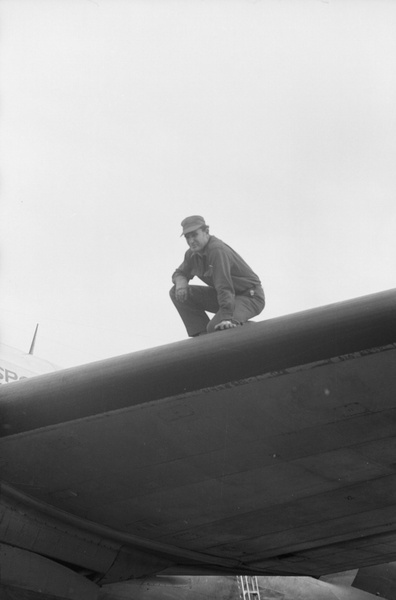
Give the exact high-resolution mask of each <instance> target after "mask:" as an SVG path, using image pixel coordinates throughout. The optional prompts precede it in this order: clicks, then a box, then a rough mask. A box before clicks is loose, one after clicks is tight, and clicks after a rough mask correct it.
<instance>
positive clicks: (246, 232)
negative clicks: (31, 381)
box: [0, 0, 396, 366]
mask: <svg viewBox="0 0 396 600" xmlns="http://www.w3.org/2000/svg"><path fill="white" fill-rule="evenodd" d="M0 19H1V29H0V34H1V41H0V73H1V75H0V95H1V99H0V104H1V112H0V152H1V156H0V158H1V212H0V233H1V271H0V286H1V287H0V294H1V298H0V309H1V321H0V327H1V341H2V342H3V343H6V344H8V345H11V346H15V347H19V348H21V349H25V348H26V351H27V350H28V348H29V345H30V340H31V336H32V334H33V331H34V327H35V324H36V323H37V322H39V323H40V330H39V337H38V340H37V344H36V354H37V355H39V356H41V357H43V358H46V359H48V360H51V361H53V362H55V363H58V364H60V365H62V366H72V365H75V364H79V363H84V362H90V361H93V360H97V359H100V358H104V357H108V356H114V355H118V354H123V353H126V352H132V351H135V350H139V349H142V348H147V347H151V346H156V345H159V344H164V343H168V342H173V341H176V340H180V339H183V338H185V337H186V333H185V330H184V326H183V324H182V322H181V320H180V318H179V316H178V315H177V313H176V311H175V309H174V307H173V306H172V304H171V302H170V300H169V297H168V291H169V288H170V286H171V280H170V277H171V274H172V272H173V270H174V269H175V267H176V266H178V265H179V264H180V262H181V260H182V258H183V254H184V252H185V250H186V248H187V246H186V243H185V241H184V239H183V238H180V237H179V236H180V232H181V227H180V222H181V220H182V219H183V218H184V217H186V216H187V215H189V214H202V215H203V216H204V217H205V218H206V220H207V222H208V223H209V224H210V226H211V233H213V234H215V235H217V236H218V237H220V238H221V239H223V240H224V241H225V242H227V243H229V244H230V245H231V246H233V247H234V248H235V250H237V252H239V253H240V254H241V255H242V256H243V257H244V258H245V260H247V262H248V263H249V264H250V265H251V267H252V268H253V269H254V270H255V271H256V272H257V273H258V274H259V276H260V277H261V279H262V281H263V284H264V288H265V291H266V295H267V307H266V309H265V311H264V312H263V313H262V315H261V316H260V317H259V319H260V320H261V319H268V318H272V317H275V316H279V315H282V314H287V313H292V312H296V311H299V310H304V309H306V308H311V307H314V306H319V305H324V304H328V303H331V302H336V301H339V300H343V299H347V298H353V297H356V296H362V295H365V294H369V293H372V292H377V291H382V290H385V289H390V288H393V287H396V284H395V273H396V269H395V267H396V252H395V241H394V240H395V237H396V236H395V231H396V219H395V217H396V194H395V192H396V126H395V107H396V2H395V1H394V0H327V1H325V0H261V1H260V0H257V1H254V0H1V2H0Z"/></svg>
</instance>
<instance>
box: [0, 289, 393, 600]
mask: <svg viewBox="0 0 396 600" xmlns="http://www.w3.org/2000/svg"><path fill="white" fill-rule="evenodd" d="M395 358H396V290H388V291H385V292H380V293H377V294H371V295H369V296H363V297H360V298H356V299H352V300H348V301H343V302H339V303H335V304H331V305H328V306H323V307H319V308H315V309H310V310H307V311H302V312H299V313H295V314H291V315H286V316H282V317H277V318H274V319H268V320H266V321H261V322H256V323H255V324H254V325H249V326H243V327H239V328H236V329H232V330H227V331H222V332H217V333H214V334H211V335H207V336H200V337H199V338H192V339H187V340H183V341H180V342H175V343H172V344H167V345H165V346H159V347H156V348H152V349H149V350H142V351H140V352H134V353H132V354H129V355H125V356H119V357H115V358H111V359H105V360H102V361H98V362H95V363H91V364H87V365H82V366H79V367H73V368H70V369H63V370H60V371H57V372H53V373H47V374H44V375H39V376H37V377H32V378H29V379H24V380H18V381H13V382H11V383H9V384H8V385H3V386H1V388H0V432H1V439H0V457H1V458H0V466H1V482H2V483H1V500H0V510H1V513H0V514H1V517H0V566H1V579H0V582H1V583H0V598H2V599H3V598H4V600H9V599H11V598H12V600H27V599H28V600H55V599H57V600H58V599H63V600H66V599H67V600H82V599H84V600H91V599H92V600H123V599H126V598H133V599H136V600H145V599H146V598H151V599H153V600H156V599H157V598H158V599H160V598H161V599H162V598H168V597H169V598H171V597H172V598H179V597H180V598H190V599H191V600H198V598H199V599H202V598H205V597H211V598H219V599H220V598H221V599H222V600H223V599H224V600H225V598H233V597H237V596H236V593H237V592H236V589H237V588H236V587H235V586H236V585H237V583H238V581H241V579H240V578H242V577H244V576H245V577H250V578H255V577H257V582H258V588H259V597H260V599H261V600H263V599H266V598H271V599H274V598H280V599H283V600H297V599H301V598H304V599H309V598H316V599H317V600H330V599H331V600H334V599H335V598H338V600H365V599H367V600H368V599H370V598H374V597H382V598H387V600H391V599H394V598H395V597H396V583H395V582H396V577H395V573H394V570H395V563H394V561H396V474H395V459H394V456H395V450H396V436H395V431H396V393H395V392H396V369H395V365H396V363H395ZM227 594H228V595H227ZM238 594H239V596H240V597H244V599H245V600H246V599H247V596H246V595H244V594H242V593H241V590H239V592H238ZM326 594H327V595H326ZM239 596H238V597H239ZM253 597H254V596H250V598H253ZM255 600H258V596H256V597H255Z"/></svg>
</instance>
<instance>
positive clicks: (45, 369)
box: [0, 323, 59, 385]
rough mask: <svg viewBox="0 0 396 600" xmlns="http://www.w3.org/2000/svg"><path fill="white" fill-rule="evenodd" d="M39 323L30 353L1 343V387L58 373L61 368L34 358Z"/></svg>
mask: <svg viewBox="0 0 396 600" xmlns="http://www.w3.org/2000/svg"><path fill="white" fill-rule="evenodd" d="M37 332H38V323H37V325H36V328H35V331H34V335H33V338H32V342H31V344H30V349H29V352H22V351H21V350H18V349H17V348H13V347H12V346H8V345H7V344H1V343H0V385H3V384H5V383H11V382H12V381H19V380H21V379H27V378H28V377H33V376H35V375H42V374H44V373H51V372H53V371H57V370H58V369H59V367H58V366H57V365H55V364H54V363H51V362H49V361H47V360H44V359H42V358H38V357H37V356H34V347H35V343H36V339H37Z"/></svg>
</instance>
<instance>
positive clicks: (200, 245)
mask: <svg viewBox="0 0 396 600" xmlns="http://www.w3.org/2000/svg"><path fill="white" fill-rule="evenodd" d="M184 237H185V238H186V240H187V244H188V245H189V246H190V248H191V250H192V251H193V252H202V250H203V249H204V248H205V246H206V244H207V243H208V241H209V233H208V232H207V231H203V230H202V229H196V230H195V231H191V232H190V233H186V235H185V236H184Z"/></svg>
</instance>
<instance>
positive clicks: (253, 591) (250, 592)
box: [238, 575, 260, 600]
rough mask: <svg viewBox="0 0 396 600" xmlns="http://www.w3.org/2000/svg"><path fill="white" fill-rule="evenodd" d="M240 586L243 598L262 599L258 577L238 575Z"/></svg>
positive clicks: (248, 599)
mask: <svg viewBox="0 0 396 600" xmlns="http://www.w3.org/2000/svg"><path fill="white" fill-rule="evenodd" d="M238 586H239V589H240V592H241V598H242V600H260V591H259V586H258V581H257V577H252V576H251V575H238Z"/></svg>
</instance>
